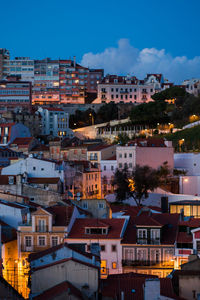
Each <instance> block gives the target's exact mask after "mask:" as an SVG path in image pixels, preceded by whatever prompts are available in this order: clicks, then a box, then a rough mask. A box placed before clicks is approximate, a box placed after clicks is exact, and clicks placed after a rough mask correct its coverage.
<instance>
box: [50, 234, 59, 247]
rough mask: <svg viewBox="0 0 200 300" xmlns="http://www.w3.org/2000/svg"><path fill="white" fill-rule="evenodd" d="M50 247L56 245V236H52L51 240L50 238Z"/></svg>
mask: <svg viewBox="0 0 200 300" xmlns="http://www.w3.org/2000/svg"><path fill="white" fill-rule="evenodd" d="M51 245H52V247H54V246H57V245H58V237H57V236H52V238H51Z"/></svg>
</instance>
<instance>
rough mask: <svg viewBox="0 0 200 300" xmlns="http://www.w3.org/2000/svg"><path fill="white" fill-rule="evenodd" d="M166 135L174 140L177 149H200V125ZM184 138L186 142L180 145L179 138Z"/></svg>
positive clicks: (168, 138)
mask: <svg viewBox="0 0 200 300" xmlns="http://www.w3.org/2000/svg"><path fill="white" fill-rule="evenodd" d="M165 137H166V139H167V140H169V141H172V143H173V146H174V148H175V151H181V152H182V151H183V152H184V151H200V126H195V127H193V128H187V129H184V130H181V131H177V132H175V133H173V134H167V135H166V136H165ZM182 139H184V143H183V144H182V145H181V146H179V140H182Z"/></svg>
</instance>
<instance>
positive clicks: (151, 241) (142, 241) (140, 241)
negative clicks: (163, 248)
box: [137, 238, 160, 245]
mask: <svg viewBox="0 0 200 300" xmlns="http://www.w3.org/2000/svg"><path fill="white" fill-rule="evenodd" d="M137 244H140V245H160V238H155V239H149V238H137Z"/></svg>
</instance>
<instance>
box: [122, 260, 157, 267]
mask: <svg viewBox="0 0 200 300" xmlns="http://www.w3.org/2000/svg"><path fill="white" fill-rule="evenodd" d="M157 264H160V262H159V261H155V260H128V259H123V260H122V265H123V266H155V265H157Z"/></svg>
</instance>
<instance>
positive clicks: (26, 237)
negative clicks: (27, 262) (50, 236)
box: [25, 236, 32, 247]
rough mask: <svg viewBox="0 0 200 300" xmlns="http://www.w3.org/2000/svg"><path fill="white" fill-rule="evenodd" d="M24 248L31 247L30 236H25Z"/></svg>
mask: <svg viewBox="0 0 200 300" xmlns="http://www.w3.org/2000/svg"><path fill="white" fill-rule="evenodd" d="M25 246H26V247H31V246H32V238H31V236H25Z"/></svg>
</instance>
